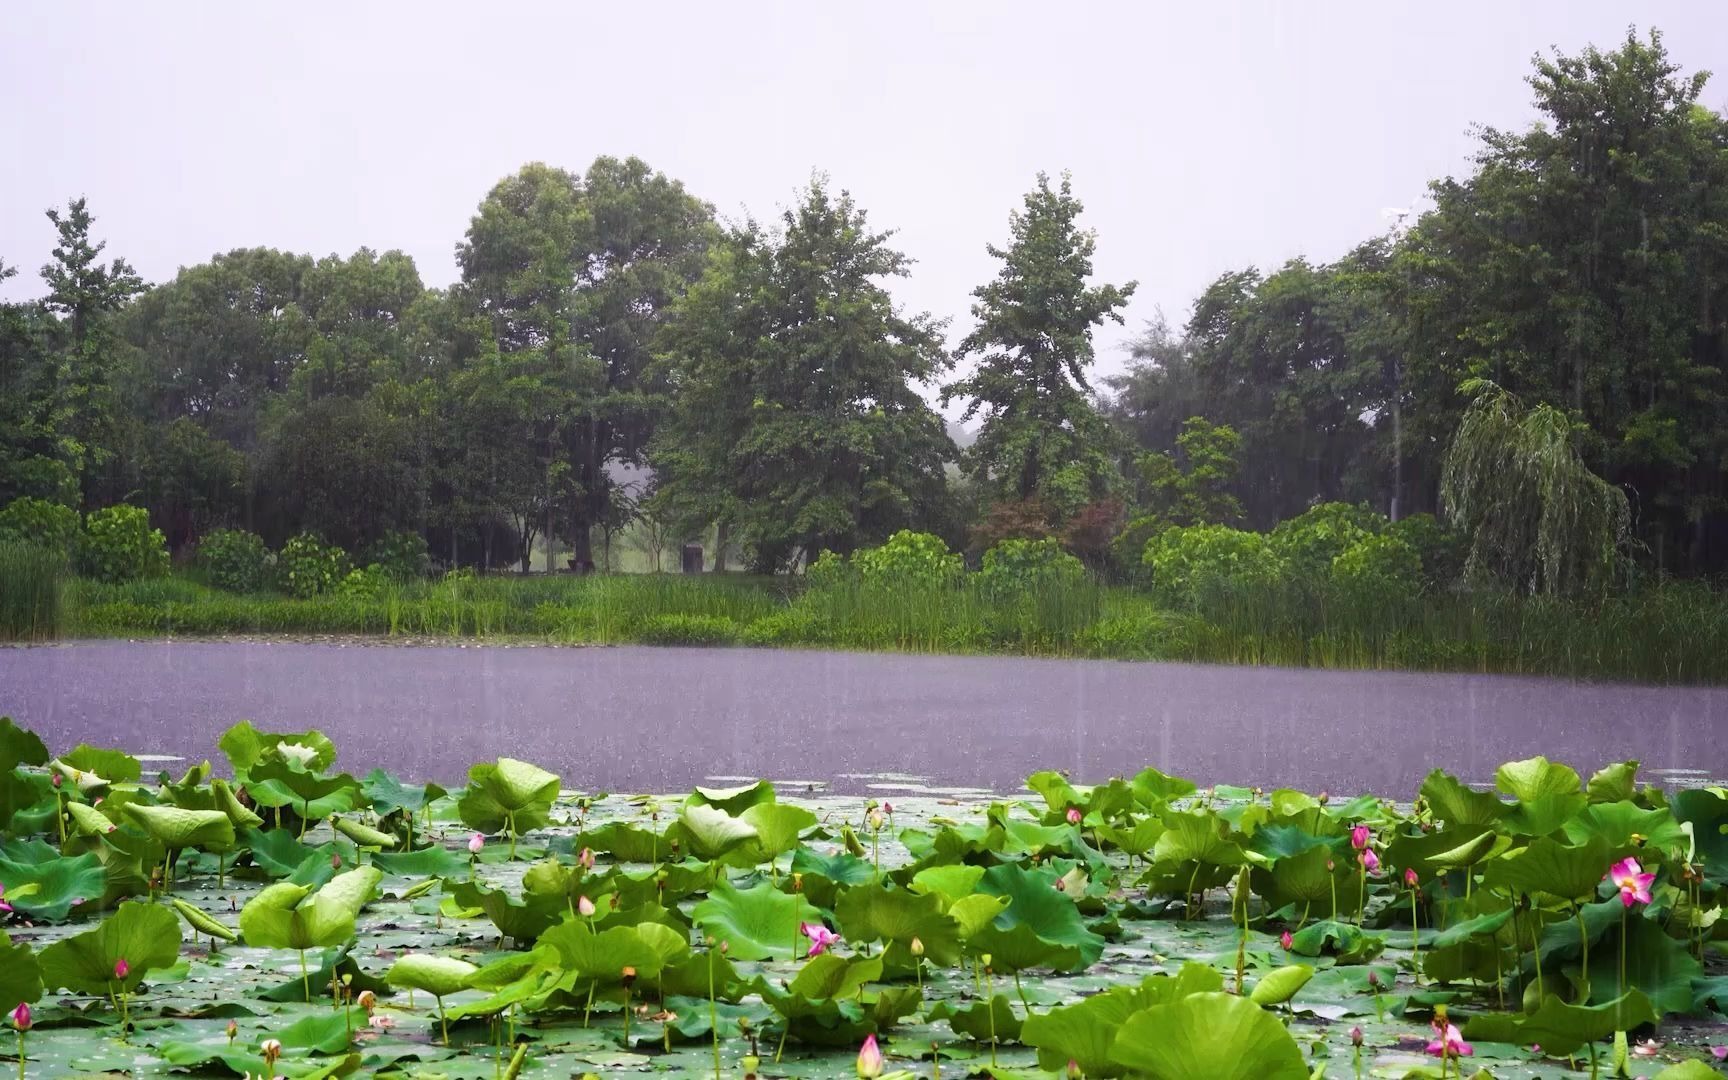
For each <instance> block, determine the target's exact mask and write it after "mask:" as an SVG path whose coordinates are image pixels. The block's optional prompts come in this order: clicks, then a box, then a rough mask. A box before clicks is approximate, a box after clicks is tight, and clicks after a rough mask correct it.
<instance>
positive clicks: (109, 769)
mask: <svg viewBox="0 0 1728 1080" xmlns="http://www.w3.org/2000/svg"><path fill="white" fill-rule="evenodd" d="M60 763H61V764H63V765H65V766H67V767H68V768H70V769H72V770H73V771H75V772H85V773H95V774H96V775H98V776H100V777H101V778H102V779H104V780H106V781H108V783H110V784H136V783H137V782H138V779H139V777H141V776H143V775H144V767H143V766H142V765H140V764H139V763H138V759H137V758H135V757H133V756H132V755H131V754H128V753H126V752H125V751H122V750H104V749H101V748H99V747H95V746H91V745H90V744H89V743H79V744H78V745H77V746H76V747H74V748H73V750H72V752H71V753H70V754H61V755H60ZM68 779H72V778H71V777H68Z"/></svg>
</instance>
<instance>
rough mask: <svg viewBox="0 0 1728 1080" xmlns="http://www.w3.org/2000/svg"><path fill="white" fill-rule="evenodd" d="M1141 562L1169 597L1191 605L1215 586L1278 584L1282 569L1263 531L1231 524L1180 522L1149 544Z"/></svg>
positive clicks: (1154, 582)
mask: <svg viewBox="0 0 1728 1080" xmlns="http://www.w3.org/2000/svg"><path fill="white" fill-rule="evenodd" d="M1141 561H1142V562H1143V563H1144V564H1145V565H1147V566H1149V567H1151V568H1152V583H1153V586H1154V587H1155V588H1157V590H1158V591H1159V592H1161V593H1163V594H1164V595H1165V596H1167V597H1168V598H1169V599H1171V600H1173V601H1176V602H1178V603H1182V604H1188V605H1192V604H1193V603H1194V602H1195V598H1196V597H1197V596H1198V595H1199V594H1200V593H1201V592H1203V591H1205V590H1206V589H1208V588H1210V587H1212V586H1213V585H1215V584H1218V583H1222V582H1229V583H1232V584H1236V585H1242V586H1247V587H1257V586H1265V587H1272V586H1275V585H1277V583H1278V580H1279V575H1280V570H1281V567H1280V565H1279V560H1278V557H1277V556H1276V555H1274V554H1273V552H1272V547H1271V545H1270V544H1269V543H1267V540H1266V536H1265V534H1263V533H1257V532H1244V531H1243V530H1241V529H1232V528H1230V527H1229V526H1228V525H1178V526H1176V527H1175V528H1172V529H1166V530H1165V531H1164V532H1162V533H1160V534H1158V536H1157V537H1156V538H1154V539H1153V540H1151V541H1149V542H1148V543H1147V544H1146V552H1145V554H1144V555H1142V556H1141Z"/></svg>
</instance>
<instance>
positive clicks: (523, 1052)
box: [504, 1043, 528, 1080]
mask: <svg viewBox="0 0 1728 1080" xmlns="http://www.w3.org/2000/svg"><path fill="white" fill-rule="evenodd" d="M527 1060H528V1044H527V1043H523V1044H522V1045H520V1046H518V1047H517V1048H516V1052H515V1053H513V1054H511V1055H510V1064H509V1065H508V1066H507V1067H506V1068H505V1069H504V1080H516V1078H517V1077H518V1076H520V1075H521V1074H522V1064H523V1062H525V1061H527Z"/></svg>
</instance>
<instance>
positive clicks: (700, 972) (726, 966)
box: [636, 924, 749, 998]
mask: <svg viewBox="0 0 1728 1080" xmlns="http://www.w3.org/2000/svg"><path fill="white" fill-rule="evenodd" d="M636 929H637V930H638V931H640V930H642V925H641V924H638V925H637V927H636ZM668 929H670V928H668ZM710 979H712V980H713V987H714V991H715V993H716V994H718V995H719V996H721V997H724V998H737V997H741V996H742V995H744V994H745V993H748V992H749V991H748V989H746V987H745V984H744V982H743V979H742V977H741V976H740V975H739V974H738V968H737V967H736V966H735V965H734V964H733V963H732V961H731V959H729V958H728V957H726V956H724V955H721V954H720V953H719V952H718V951H716V950H714V949H708V950H705V951H703V952H700V953H688V954H686V955H684V956H682V957H681V958H679V959H677V960H674V961H672V962H671V963H668V964H667V965H666V966H665V967H663V968H661V969H660V973H659V974H658V975H655V976H653V977H652V978H650V979H648V980H647V981H648V983H649V984H650V985H652V986H655V987H658V988H659V990H660V993H661V994H684V995H688V996H691V997H703V998H706V997H707V996H708V987H709V980H710Z"/></svg>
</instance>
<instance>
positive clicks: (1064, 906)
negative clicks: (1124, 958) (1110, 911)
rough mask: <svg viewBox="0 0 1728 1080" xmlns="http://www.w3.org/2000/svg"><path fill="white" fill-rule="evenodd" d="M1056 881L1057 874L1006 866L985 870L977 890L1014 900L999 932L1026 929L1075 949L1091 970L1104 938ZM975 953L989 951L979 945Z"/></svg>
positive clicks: (998, 920) (1001, 918) (999, 923)
mask: <svg viewBox="0 0 1728 1080" xmlns="http://www.w3.org/2000/svg"><path fill="white" fill-rule="evenodd" d="M1057 880H1058V878H1057V875H1055V874H1053V873H1051V872H1050V871H1048V870H1027V869H1025V868H1024V867H1021V866H1017V865H1014V864H1012V863H1005V864H1003V865H1001V866H993V867H991V868H990V869H989V870H987V871H985V872H984V876H983V878H981V879H980V880H979V882H978V888H979V890H980V891H981V892H984V893H988V894H990V895H992V896H1006V897H1007V898H1008V899H1009V900H1010V901H1011V902H1010V903H1009V905H1008V908H1007V910H1006V911H1004V912H1002V914H1000V915H998V916H997V917H996V921H995V924H994V925H995V927H996V928H997V929H1000V930H1012V929H1014V928H1015V927H1017V926H1024V927H1027V928H1028V929H1030V930H1032V931H1033V932H1034V933H1035V934H1037V935H1038V937H1039V938H1040V939H1041V940H1043V941H1046V942H1049V943H1051V944H1053V945H1062V946H1067V947H1071V948H1073V949H1075V950H1076V951H1077V952H1078V955H1079V959H1080V961H1081V966H1083V967H1090V966H1091V965H1092V964H1095V963H1097V962H1098V957H1099V956H1100V955H1102V953H1103V952H1104V939H1103V938H1102V937H1100V936H1098V935H1097V934H1094V933H1093V932H1092V931H1091V930H1088V929H1087V928H1086V922H1085V920H1084V919H1082V918H1081V917H1080V909H1079V908H1078V907H1076V906H1075V903H1074V900H1073V899H1072V898H1071V897H1070V896H1069V895H1068V894H1067V892H1065V891H1064V890H1061V889H1058V888H1057V887H1056V882H1057ZM975 951H988V950H987V949H986V948H985V946H984V945H982V944H979V945H977V946H976V947H975Z"/></svg>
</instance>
